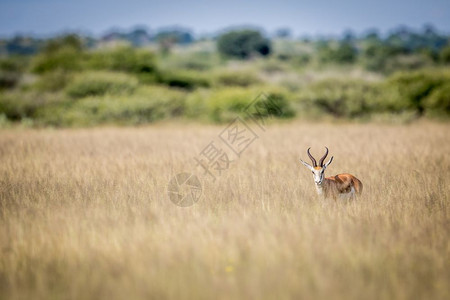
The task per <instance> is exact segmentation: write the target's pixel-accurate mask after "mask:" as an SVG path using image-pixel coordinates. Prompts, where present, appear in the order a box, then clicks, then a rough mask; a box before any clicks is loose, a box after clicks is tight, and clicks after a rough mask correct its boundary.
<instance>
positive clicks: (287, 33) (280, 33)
mask: <svg viewBox="0 0 450 300" xmlns="http://www.w3.org/2000/svg"><path fill="white" fill-rule="evenodd" d="M291 36H292V33H291V30H290V29H289V28H279V29H277V30H276V31H275V37H276V38H281V39H288V38H290V37H291Z"/></svg>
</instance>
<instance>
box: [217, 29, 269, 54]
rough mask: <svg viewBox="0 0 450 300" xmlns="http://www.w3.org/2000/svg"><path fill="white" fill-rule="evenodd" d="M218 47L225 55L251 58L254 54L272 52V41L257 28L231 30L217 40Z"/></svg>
mask: <svg viewBox="0 0 450 300" xmlns="http://www.w3.org/2000/svg"><path fill="white" fill-rule="evenodd" d="M217 49H218V50H219V52H220V53H221V54H223V55H224V56H229V57H234V58H240V59H244V58H249V57H250V56H252V55H254V54H258V55H262V56H266V55H269V54H270V52H271V43H270V41H269V40H268V39H266V38H264V37H263V35H262V34H261V33H260V32H259V31H256V30H239V31H230V32H227V33H224V34H222V35H221V36H220V37H219V39H218V40H217Z"/></svg>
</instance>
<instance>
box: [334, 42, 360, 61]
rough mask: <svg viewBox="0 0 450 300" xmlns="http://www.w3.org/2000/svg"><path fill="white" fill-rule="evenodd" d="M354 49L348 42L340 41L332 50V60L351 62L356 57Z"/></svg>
mask: <svg viewBox="0 0 450 300" xmlns="http://www.w3.org/2000/svg"><path fill="white" fill-rule="evenodd" d="M356 54H357V53H356V49H355V47H354V46H353V44H352V43H350V42H345V41H344V42H341V43H340V44H339V46H338V48H337V49H336V50H335V51H333V60H334V61H335V62H337V63H353V62H354V61H355V59H356Z"/></svg>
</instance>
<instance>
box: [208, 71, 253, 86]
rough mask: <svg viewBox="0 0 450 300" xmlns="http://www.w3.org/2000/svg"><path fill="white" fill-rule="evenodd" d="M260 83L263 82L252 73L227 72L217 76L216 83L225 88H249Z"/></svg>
mask: <svg viewBox="0 0 450 300" xmlns="http://www.w3.org/2000/svg"><path fill="white" fill-rule="evenodd" d="M260 82H261V80H260V79H259V78H258V77H257V76H256V75H255V74H253V73H251V72H225V73H219V74H218V75H217V76H216V83H217V84H218V85H224V86H241V87H247V86H250V85H254V84H258V83H260Z"/></svg>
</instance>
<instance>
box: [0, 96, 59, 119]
mask: <svg viewBox="0 0 450 300" xmlns="http://www.w3.org/2000/svg"><path fill="white" fill-rule="evenodd" d="M65 100H66V99H65V98H64V96H63V95H62V94H61V93H43V92H38V91H33V90H31V91H10V92H5V93H2V94H0V114H4V115H5V116H6V117H7V118H8V119H9V120H12V121H19V120H22V119H26V118H35V117H36V112H37V111H38V110H39V109H40V108H42V107H45V106H48V105H52V104H55V103H62V102H64V101H65Z"/></svg>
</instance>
